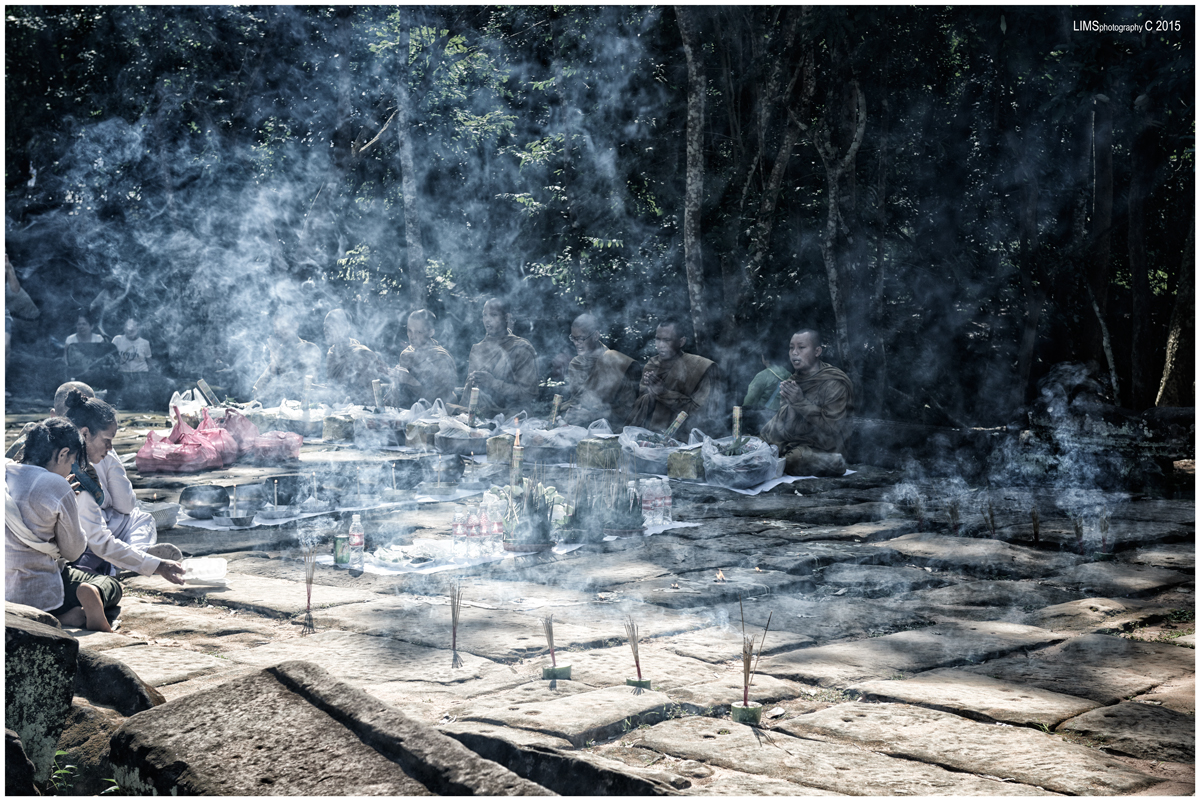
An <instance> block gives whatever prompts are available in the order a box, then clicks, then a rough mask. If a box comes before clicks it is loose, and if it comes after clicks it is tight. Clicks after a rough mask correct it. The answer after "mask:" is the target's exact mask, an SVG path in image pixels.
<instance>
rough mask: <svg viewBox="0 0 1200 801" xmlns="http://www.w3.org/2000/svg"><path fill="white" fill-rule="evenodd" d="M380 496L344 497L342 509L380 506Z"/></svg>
mask: <svg viewBox="0 0 1200 801" xmlns="http://www.w3.org/2000/svg"><path fill="white" fill-rule="evenodd" d="M378 505H379V496H378V495H345V496H343V497H342V502H341V506H342V508H349V509H353V508H358V507H360V506H378Z"/></svg>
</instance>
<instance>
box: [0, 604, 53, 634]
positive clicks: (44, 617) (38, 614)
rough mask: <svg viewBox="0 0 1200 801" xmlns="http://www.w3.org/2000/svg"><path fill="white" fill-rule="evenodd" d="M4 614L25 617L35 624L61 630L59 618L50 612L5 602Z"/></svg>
mask: <svg viewBox="0 0 1200 801" xmlns="http://www.w3.org/2000/svg"><path fill="white" fill-rule="evenodd" d="M4 612H5V614H9V615H16V616H17V617H23V618H25V619H26V620H32V621H33V622H34V623H41V624H43V625H45V626H49V627H51V628H54V629H61V628H62V623H59V622H58V618H56V617H55V616H54V615H52V614H50V613H49V612H43V611H42V610H41V609H38V608H37V607H33V606H26V605H25V604H14V603H13V602H12V601H5V602H4Z"/></svg>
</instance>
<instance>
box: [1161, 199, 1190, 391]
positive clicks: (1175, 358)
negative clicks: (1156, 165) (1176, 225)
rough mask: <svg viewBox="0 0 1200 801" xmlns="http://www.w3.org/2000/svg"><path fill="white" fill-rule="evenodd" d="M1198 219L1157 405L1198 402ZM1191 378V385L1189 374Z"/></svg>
mask: <svg viewBox="0 0 1200 801" xmlns="http://www.w3.org/2000/svg"><path fill="white" fill-rule="evenodd" d="M1195 248H1196V220H1195V219H1194V218H1193V220H1192V227H1191V229H1190V230H1189V231H1188V238H1187V243H1186V244H1185V245H1184V246H1183V269H1181V270H1180V271H1179V288H1178V290H1176V292H1175V308H1174V310H1172V312H1171V331H1170V333H1169V334H1168V335H1167V361H1166V364H1164V365H1163V373H1162V381H1160V382H1159V385H1158V397H1157V398H1156V399H1155V401H1154V405H1155V406H1193V405H1195V403H1196V400H1195V398H1196V364H1195V360H1194V348H1195V345H1196V287H1195V284H1194V281H1195V277H1196V250H1195ZM1189 377H1190V378H1191V385H1190V386H1189V384H1188V378H1189Z"/></svg>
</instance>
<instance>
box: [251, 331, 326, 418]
mask: <svg viewBox="0 0 1200 801" xmlns="http://www.w3.org/2000/svg"><path fill="white" fill-rule="evenodd" d="M299 330H300V323H299V321H298V320H297V319H296V318H295V317H294V316H293V315H292V314H291V313H290V312H287V311H284V310H279V311H277V312H276V314H275V319H274V321H273V322H272V324H271V336H269V337H267V352H268V353H270V360H269V361H268V362H267V368H266V369H265V370H263V372H262V375H260V376H259V377H258V380H257V381H255V382H254V388H253V389H252V390H251V391H250V392H251V397H252V398H253V399H254V400H256V401H259V402H260V403H262V405H263V406H268V407H269V406H278V405H279V403H280V401H282V400H283V399H284V398H291V399H292V400H299V399H300V396H301V395H303V394H304V376H306V375H310V376H312V377H313V381H316V380H317V378H318V376H319V375H320V370H321V348H320V347H318V346H317V345H316V344H314V343H312V342H308V341H307V340H303V339H301V338H300V334H299V333H298V332H299Z"/></svg>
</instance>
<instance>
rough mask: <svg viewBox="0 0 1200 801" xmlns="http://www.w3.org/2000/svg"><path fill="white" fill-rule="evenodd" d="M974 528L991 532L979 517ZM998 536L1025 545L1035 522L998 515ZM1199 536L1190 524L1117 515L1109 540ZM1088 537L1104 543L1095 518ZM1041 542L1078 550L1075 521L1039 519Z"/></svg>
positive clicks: (1129, 543) (1121, 545) (1128, 542)
mask: <svg viewBox="0 0 1200 801" xmlns="http://www.w3.org/2000/svg"><path fill="white" fill-rule="evenodd" d="M972 529H973V530H974V531H975V532H977V533H978V535H979V536H987V535H988V530H987V527H986V526H985V525H983V524H982V521H981V520H980V521H976V522H974V524H973V525H972ZM996 536H997V537H998V538H999V539H1001V540H1004V541H1005V542H1012V543H1018V544H1023V545H1031V544H1033V523H1032V521H1030V520H1029V519H1028V517H1026V518H1024V519H1023V520H1020V521H1018V522H1015V523H1012V524H1009V525H1000V521H999V519H997V527H996ZM1194 536H1195V533H1194V530H1193V529H1192V527H1190V526H1181V525H1178V524H1176V523H1165V522H1153V521H1140V520H1122V519H1119V518H1116V517H1113V518H1111V519H1110V520H1109V529H1108V544H1109V545H1111V546H1112V547H1114V548H1116V549H1120V550H1124V549H1127V548H1131V547H1135V546H1138V545H1153V544H1155V543H1168V542H1180V541H1183V540H1190V539H1191V538H1192V537H1194ZM1084 541H1085V543H1094V545H1095V546H1096V547H1099V545H1100V535H1099V533H1098V531H1097V530H1096V529H1095V527H1094V519H1089V520H1086V521H1085V522H1084ZM1038 544H1040V545H1041V546H1042V547H1046V546H1050V547H1055V548H1060V549H1063V550H1074V549H1075V547H1076V538H1075V522H1074V521H1073V520H1072V519H1070V518H1065V517H1050V518H1042V519H1041V520H1040V521H1038Z"/></svg>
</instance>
